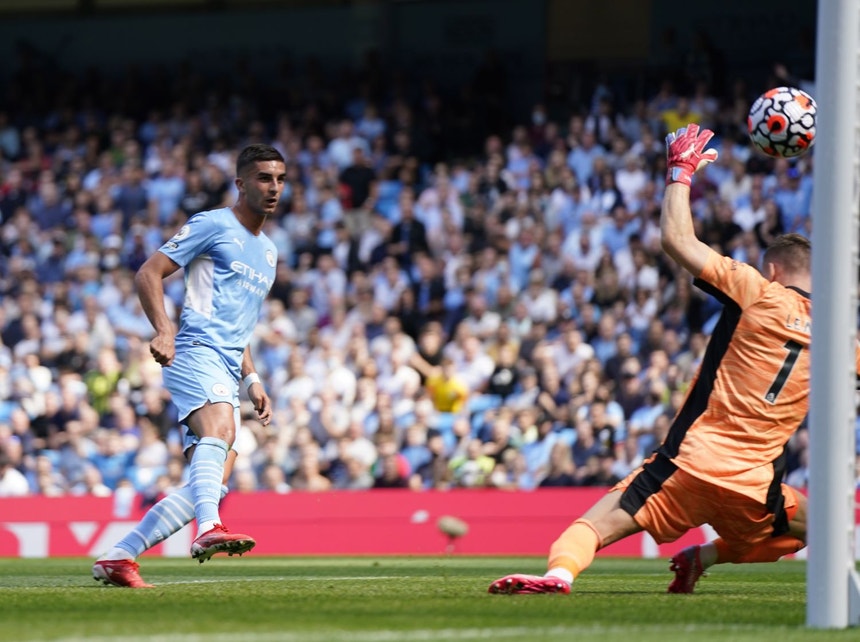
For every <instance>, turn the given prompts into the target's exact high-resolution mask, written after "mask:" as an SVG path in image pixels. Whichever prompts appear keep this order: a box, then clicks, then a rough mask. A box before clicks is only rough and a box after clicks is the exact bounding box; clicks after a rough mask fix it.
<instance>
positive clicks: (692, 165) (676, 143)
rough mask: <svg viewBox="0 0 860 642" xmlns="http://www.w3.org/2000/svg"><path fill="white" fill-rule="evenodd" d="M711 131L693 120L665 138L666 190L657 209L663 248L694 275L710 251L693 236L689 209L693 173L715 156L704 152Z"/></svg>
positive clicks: (699, 272)
mask: <svg viewBox="0 0 860 642" xmlns="http://www.w3.org/2000/svg"><path fill="white" fill-rule="evenodd" d="M713 135H714V133H713V132H712V131H710V130H708V129H702V130H700V129H699V126H698V125H696V124H695V123H691V124H690V125H688V126H687V127H682V128H681V129H679V130H678V131H676V132H673V133H671V134H669V135H668V136H667V137H666V160H667V164H668V172H667V175H666V192H665V195H664V197H663V206H662V210H661V212H660V236H661V242H662V246H663V250H664V251H665V252H666V254H668V255H669V256H671V257H672V258H673V259H675V261H677V262H678V264H679V265H681V266H682V267H683V268H684V269H686V270H687V271H688V272H690V273H691V274H692V275H693V276H696V277H698V276H699V275H700V274H701V273H702V270H703V269H704V267H705V263H706V262H707V260H708V256H710V254H711V253H712V252H713V250H712V249H711V248H710V247H708V246H707V245H706V244H705V243H703V242H702V241H700V240H699V239H698V238H697V237H696V232H695V229H694V228H693V213H692V211H691V210H690V184H691V183H692V181H693V174H694V173H695V172H696V171H698V170H699V169H701V168H702V167H704V166H705V165H707V164H708V163H710V162H713V161H714V160H716V158H717V151H716V150H714V149H711V150H708V151H704V149H705V145H707V144H708V141H709V140H711V137H712V136H713Z"/></svg>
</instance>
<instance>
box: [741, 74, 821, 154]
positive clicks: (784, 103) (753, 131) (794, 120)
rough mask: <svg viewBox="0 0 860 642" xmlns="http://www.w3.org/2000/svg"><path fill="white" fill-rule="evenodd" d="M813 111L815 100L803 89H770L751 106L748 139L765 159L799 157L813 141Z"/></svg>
mask: <svg viewBox="0 0 860 642" xmlns="http://www.w3.org/2000/svg"><path fill="white" fill-rule="evenodd" d="M816 111H817V107H816V104H815V100H813V98H812V96H810V95H809V94H807V93H806V92H805V91H803V90H802V89H797V88H796V87H775V88H774V89H770V90H768V91H766V92H765V93H763V94H762V95H761V96H759V97H758V98H756V100H755V102H754V103H753V104H752V107H750V111H749V116H748V118H747V126H748V128H749V134H750V140H751V141H752V144H753V145H754V146H755V147H756V149H758V150H760V151H761V152H763V153H765V154H767V155H768V156H775V157H777V158H793V157H795V156H800V155H801V154H804V153H806V152H808V151H809V149H810V148H811V147H812V145H813V143H814V142H815V114H816Z"/></svg>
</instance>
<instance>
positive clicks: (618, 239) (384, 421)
mask: <svg viewBox="0 0 860 642" xmlns="http://www.w3.org/2000/svg"><path fill="white" fill-rule="evenodd" d="M302 78H303V80H304V83H303V84H301V87H302V89H301V90H299V89H296V91H295V92H293V93H290V92H283V93H282V94H277V93H276V95H275V96H269V98H268V99H267V100H266V101H265V102H264V103H262V104H263V105H264V106H260V105H261V103H257V102H255V100H254V96H255V91H256V89H255V87H254V85H253V83H252V82H251V80H250V78H249V77H247V76H245V77H241V78H240V80H243V81H247V83H246V84H248V85H249V86H248V87H245V88H244V90H243V91H236V92H233V93H230V92H228V93H218V91H216V90H213V91H212V92H206V91H203V88H202V87H201V86H200V82H199V78H197V77H196V76H195V75H194V74H192V73H190V72H188V71H187V70H183V69H180V71H179V72H177V75H176V77H169V78H167V79H166V80H169V81H171V82H168V83H167V85H166V86H169V87H171V88H172V89H171V92H172V93H171V94H170V99H169V100H164V102H162V103H161V104H158V103H154V102H153V101H152V100H150V101H149V103H147V102H146V100H144V97H146V96H150V94H149V93H148V92H147V91H145V90H144V89H145V88H144V87H143V86H142V85H140V84H136V82H140V81H136V80H135V79H134V78H133V77H130V78H128V79H126V82H125V83H124V84H123V85H122V86H119V87H113V88H111V91H113V92H114V93H113V94H111V95H112V96H113V97H112V100H110V101H106V102H101V100H100V98H101V97H104V95H105V92H106V91H107V90H106V89H105V87H104V86H102V85H99V86H95V85H94V82H95V81H94V80H93V79H92V78H89V79H83V80H82V79H76V78H75V77H72V76H69V77H68V78H61V79H60V82H58V83H57V84H56V87H55V88H46V87H45V86H44V81H41V83H42V84H40V81H39V80H38V74H35V75H34V74H32V72H31V70H27V69H23V70H21V72H20V73H19V74H18V75H17V76H16V78H15V80H14V82H13V83H12V85H11V89H12V91H11V95H12V96H13V97H17V99H18V100H19V102H18V103H17V108H7V109H6V110H5V111H0V216H2V219H0V245H2V254H0V296H2V300H0V301H2V302H0V336H2V343H0V496H10V495H26V494H33V493H38V494H43V495H50V496H54V495H64V494H72V495H83V494H92V495H99V496H101V495H110V494H112V493H114V492H116V491H117V489H121V488H133V489H134V490H135V491H138V492H140V493H143V494H144V495H145V496H148V497H155V496H158V495H160V494H163V493H167V492H170V490H171V489H172V488H175V487H177V486H180V485H182V484H184V483H185V477H184V475H185V465H184V458H183V457H182V453H181V440H180V438H179V433H178V428H177V425H176V417H175V413H174V410H173V408H172V404H171V402H170V399H169V398H167V396H166V394H165V391H164V389H163V387H162V383H161V368H160V366H159V365H158V364H157V363H155V361H154V360H153V359H152V358H151V356H150V354H149V351H148V344H147V342H148V340H149V339H150V338H151V337H152V328H151V326H150V324H149V322H148V321H147V319H146V316H145V315H144V313H143V311H142V309H141V306H140V304H139V302H138V299H137V296H136V293H135V291H134V287H133V275H134V273H135V271H136V269H137V268H138V267H139V266H140V265H141V263H142V262H143V261H144V260H145V259H146V257H148V256H149V255H150V254H151V253H152V252H154V251H156V249H157V248H158V247H159V246H160V245H161V244H162V243H163V242H164V241H165V240H167V239H168V238H169V237H171V236H172V235H173V234H174V233H175V232H176V231H177V230H178V229H179V227H180V226H181V225H182V224H183V222H184V221H185V220H186V218H187V217H189V216H191V215H193V214H194V213H195V212H198V211H201V210H205V209H211V208H215V207H220V206H225V205H230V204H232V203H233V201H234V199H235V191H234V187H233V183H232V180H233V175H234V168H235V159H236V155H237V153H238V151H239V150H240V149H241V148H242V147H243V146H244V145H245V144H248V143H251V142H266V143H271V144H273V145H274V146H276V147H277V148H278V149H279V150H280V151H281V152H282V154H283V155H284V157H285V158H286V159H287V168H288V186H287V188H286V189H285V191H284V197H283V202H282V204H281V208H280V211H281V214H280V215H279V216H277V217H275V218H273V219H272V220H270V221H268V222H267V224H266V232H267V233H268V234H269V236H270V237H271V238H272V239H273V240H274V242H275V243H276V244H277V246H278V248H279V256H280V261H279V264H278V277H277V281H276V283H275V285H274V287H273V289H272V292H271V295H270V297H269V299H268V301H267V303H266V306H265V315H264V318H262V319H261V320H260V324H259V326H258V329H257V333H256V335H255V338H254V341H253V344H252V349H253V353H254V355H255V361H256V363H257V366H258V368H259V370H260V375H261V376H262V378H263V381H264V383H265V385H266V389H267V391H268V392H269V394H270V395H271V397H272V400H273V403H274V408H275V414H274V419H273V421H272V422H271V424H270V425H269V426H266V427H263V426H262V425H260V424H259V422H257V421H256V420H255V419H254V417H255V413H254V412H253V409H252V408H250V407H244V408H243V413H242V419H243V428H242V430H241V431H240V433H239V436H238V439H237V443H236V446H235V447H236V449H237V450H238V451H239V453H240V455H239V459H238V461H237V465H236V468H235V471H234V475H233V479H232V480H231V485H232V487H233V488H234V489H235V490H238V491H239V492H253V491H255V490H269V491H275V492H289V491H326V490H329V489H370V488H374V489H375V488H393V487H403V488H412V489H414V490H422V489H429V488H455V487H487V486H490V487H496V488H508V489H510V488H520V489H532V488H537V487H543V486H587V485H607V484H612V483H613V482H614V481H615V480H617V479H619V478H620V477H623V476H624V475H625V474H626V473H627V472H628V471H629V470H631V468H633V467H635V466H636V465H637V464H638V463H639V462H641V461H642V459H643V457H645V456H647V454H648V453H649V452H650V451H651V449H652V448H653V447H654V446H655V445H656V444H657V443H658V442H659V441H660V439H661V437H662V435H663V434H664V432H665V430H666V429H667V426H668V423H669V421H670V420H671V418H672V416H673V414H674V412H675V411H676V410H677V408H678V407H679V404H680V403H681V402H682V400H683V398H684V394H685V391H686V389H687V387H688V386H689V384H690V381H691V377H692V376H693V373H694V372H695V369H696V367H697V365H698V362H699V359H700V358H701V356H702V354H703V351H704V348H705V346H706V344H707V341H708V337H709V333H710V330H711V328H712V327H713V323H714V322H715V320H716V317H717V315H718V314H719V311H720V307H719V304H718V303H717V302H716V300H715V299H713V298H712V297H710V296H708V295H706V294H704V293H703V292H702V291H700V290H698V289H697V288H696V287H695V286H694V285H693V284H692V283H691V282H690V281H689V280H688V279H687V278H685V277H684V276H683V274H682V273H681V272H680V271H679V270H678V269H677V267H676V266H675V265H674V264H673V263H672V262H671V261H670V260H668V259H667V258H666V257H665V256H664V255H663V253H662V251H661V248H660V238H659V236H660V235H659V227H658V219H659V213H660V202H661V196H662V189H663V183H664V175H665V151H664V144H663V136H664V135H665V133H666V132H667V131H673V130H674V129H676V128H677V127H679V126H682V125H684V124H686V123H687V122H691V121H695V122H699V123H701V124H702V125H703V126H706V127H710V128H713V129H714V130H715V131H716V132H717V134H718V136H717V138H716V139H715V143H716V145H717V146H718V147H719V149H720V157H719V160H718V161H717V162H716V163H713V164H712V165H711V166H709V167H708V168H707V172H706V174H705V176H704V177H702V178H698V179H697V180H696V182H695V183H694V186H693V187H694V191H693V208H694V214H695V217H696V225H697V227H698V234H699V237H700V238H702V239H703V240H706V242H708V243H710V244H712V245H713V246H714V247H715V248H717V249H718V250H719V251H720V252H723V253H725V254H728V255H731V256H733V257H735V258H736V259H737V260H738V261H746V262H749V263H752V264H757V263H758V261H759V259H760V256H761V252H762V249H763V248H764V247H765V245H766V244H767V243H768V241H769V240H770V239H772V238H773V237H774V235H776V234H779V233H781V232H789V231H796V232H801V233H804V234H806V235H809V233H810V199H811V188H812V179H811V172H812V164H813V158H814V156H813V155H812V154H810V155H808V156H805V157H804V158H803V159H802V160H801V161H799V162H796V163H789V162H787V161H776V162H774V161H771V160H766V159H764V158H763V157H760V156H756V155H754V154H753V153H752V151H751V148H750V146H749V144H748V142H747V137H746V131H745V117H746V110H747V108H748V105H749V103H750V101H751V98H752V97H754V95H750V90H749V89H748V88H747V87H746V86H745V85H744V84H743V83H738V84H736V85H735V86H734V87H733V88H732V90H731V91H729V92H723V93H724V94H725V95H712V93H711V90H710V88H709V85H708V84H707V83H705V82H686V83H674V82H672V81H670V80H668V79H667V80H665V81H664V82H661V83H659V87H657V88H655V90H654V91H653V92H652V93H651V94H650V95H648V96H644V97H642V98H639V99H635V100H628V101H621V100H619V99H618V98H617V96H615V95H613V93H612V91H611V90H610V88H609V87H608V86H607V85H604V84H598V85H597V86H596V88H595V91H594V93H593V96H592V97H591V100H590V101H588V102H587V104H582V105H574V106H573V108H571V109H570V110H569V111H568V112H566V113H565V114H564V115H563V116H561V117H560V116H558V115H555V114H552V113H550V112H551V110H550V109H548V108H547V106H545V105H543V104H535V105H534V106H533V109H531V113H530V114H528V118H524V119H523V122H516V121H515V120H514V121H510V122H509V119H507V118H503V117H500V116H499V113H500V112H499V111H498V110H497V109H496V108H495V107H494V105H496V104H497V102H498V101H497V100H495V99H494V96H495V95H496V93H497V92H494V91H493V90H494V89H499V87H500V84H501V83H502V79H501V76H499V74H498V70H497V69H496V68H495V67H493V66H489V67H485V68H483V69H482V72H481V73H479V75H478V77H477V78H476V85H475V86H476V91H475V94H474V95H473V96H472V97H471V99H469V100H467V102H466V103H465V104H464V103H462V102H458V103H456V104H454V103H453V102H452V101H451V100H450V99H448V98H446V97H445V96H443V94H442V93H441V92H438V91H436V90H435V88H434V87H433V86H432V85H431V84H426V85H422V87H421V88H420V89H419V90H418V91H417V92H414V93H412V94H410V93H409V92H404V91H396V90H395V88H397V87H399V86H400V84H399V83H400V82H402V79H398V77H386V76H385V75H384V74H382V73H381V72H380V71H379V70H378V69H377V70H376V73H368V74H364V75H360V80H359V81H357V82H356V83H353V84H349V83H345V84H344V85H343V87H342V94H343V95H340V96H337V97H332V96H330V95H329V94H327V93H322V94H320V93H319V92H317V93H314V91H315V90H314V88H315V87H316V88H317V89H319V87H320V85H319V82H318V79H316V78H315V76H314V74H313V73H312V70H307V71H306V73H305V75H304V76H302ZM164 80H165V79H157V81H158V82H161V81H164ZM88 83H89V84H88ZM34 84H35V87H34ZM297 86H298V85H297ZM477 88H481V89H482V91H478V90H477ZM40 90H41V91H40ZM52 92H53V93H52ZM755 93H757V92H754V91H753V92H752V94H755ZM188 96H199V97H200V98H199V99H198V100H190V99H187V98H183V97H188ZM308 96H313V97H314V98H313V99H308ZM335 98H336V99H335ZM138 99H139V100H138ZM463 100H465V99H463ZM446 101H448V102H446ZM150 103H152V104H150ZM106 104H109V105H110V108H105V107H104V105H106ZM141 105H143V106H144V107H141ZM273 105H275V106H276V107H273ZM278 105H280V106H282V107H283V108H281V107H278ZM470 124H471V125H470ZM494 128H496V129H494ZM476 131H477V132H479V136H478V137H476V135H475V132H476ZM452 132H454V133H455V134H456V135H457V136H454V137H452ZM460 134H462V136H459V135H460ZM455 138H456V140H455ZM476 138H479V140H476ZM168 297H169V301H168V305H169V306H170V309H171V310H172V311H173V312H174V313H175V315H176V318H177V319H178V312H179V310H180V309H181V306H182V299H183V282H182V279H181V276H179V277H177V278H174V279H172V280H171V282H170V284H169V287H168ZM807 441H808V435H807V430H806V428H805V427H804V428H802V429H801V430H799V431H798V432H797V434H796V436H795V438H794V439H793V440H792V442H791V444H790V453H789V459H790V466H789V468H790V471H791V472H790V477H789V481H790V482H791V483H793V484H796V485H799V486H804V485H805V476H804V474H805V463H806V445H807Z"/></svg>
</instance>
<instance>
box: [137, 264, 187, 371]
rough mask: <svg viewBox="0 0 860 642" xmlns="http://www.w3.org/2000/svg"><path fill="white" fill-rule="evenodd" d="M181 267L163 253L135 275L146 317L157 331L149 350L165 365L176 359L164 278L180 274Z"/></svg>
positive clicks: (143, 266) (141, 267) (142, 266)
mask: <svg viewBox="0 0 860 642" xmlns="http://www.w3.org/2000/svg"><path fill="white" fill-rule="evenodd" d="M178 269H179V265H178V264H177V263H175V262H174V261H173V259H171V258H169V257H168V256H166V255H165V254H162V253H161V252H155V253H154V254H153V255H152V256H150V257H149V258H148V259H147V260H146V261H145V262H144V264H143V265H141V266H140V269H139V270H138V271H137V274H135V276H134V283H135V286H136V287H137V296H138V298H139V299H140V305H141V307H142V308H143V311H144V313H146V318H147V319H149V322H150V323H151V324H152V327H153V328H154V329H155V337H154V338H153V339H152V341H150V343H149V351H150V352H151V353H152V356H153V357H155V360H156V361H158V363H160V364H161V365H163V366H169V365H170V364H171V363H173V358H174V357H175V356H176V348H175V345H174V334H175V333H174V327H173V321H172V320H171V318H170V317H169V316H168V314H167V310H166V309H165V307H164V279H165V278H167V277H168V276H170V275H171V274H173V273H174V272H176V270H178Z"/></svg>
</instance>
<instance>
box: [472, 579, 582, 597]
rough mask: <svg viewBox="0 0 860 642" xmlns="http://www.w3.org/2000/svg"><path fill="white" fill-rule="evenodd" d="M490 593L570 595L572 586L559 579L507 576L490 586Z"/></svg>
mask: <svg viewBox="0 0 860 642" xmlns="http://www.w3.org/2000/svg"><path fill="white" fill-rule="evenodd" d="M489 592H490V593H499V594H502V595H515V594H531V593H564V594H567V593H570V584H568V583H567V582H565V581H564V580H560V579H558V578H557V577H544V576H543V575H519V574H516V575H506V576H505V577H503V578H500V579H498V580H496V581H495V582H493V583H492V584H490V588H489Z"/></svg>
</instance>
